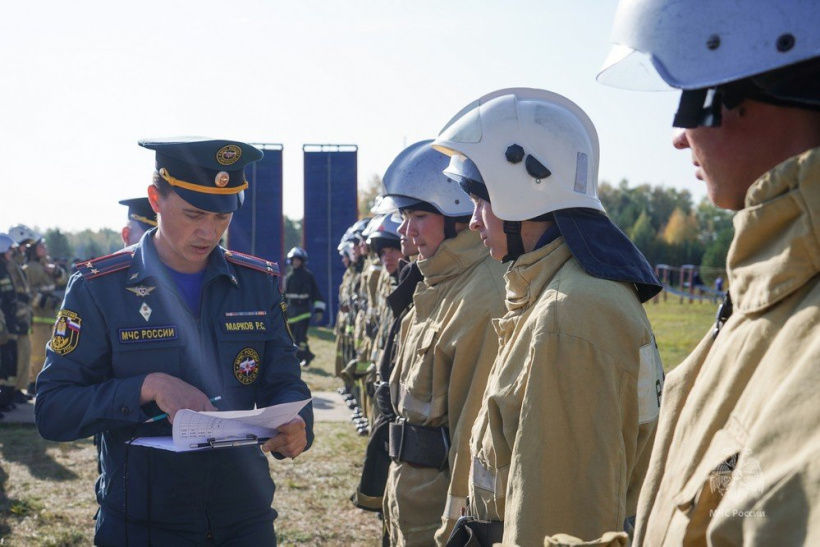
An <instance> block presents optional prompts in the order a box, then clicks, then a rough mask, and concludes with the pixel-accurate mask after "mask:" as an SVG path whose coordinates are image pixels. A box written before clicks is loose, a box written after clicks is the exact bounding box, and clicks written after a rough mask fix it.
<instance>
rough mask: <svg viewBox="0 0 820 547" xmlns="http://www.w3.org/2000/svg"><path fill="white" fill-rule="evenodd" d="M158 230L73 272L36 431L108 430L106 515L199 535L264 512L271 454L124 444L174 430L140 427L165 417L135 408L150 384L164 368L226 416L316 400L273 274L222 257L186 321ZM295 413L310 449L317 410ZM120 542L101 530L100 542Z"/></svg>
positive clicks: (60, 437)
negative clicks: (214, 520) (223, 521)
mask: <svg viewBox="0 0 820 547" xmlns="http://www.w3.org/2000/svg"><path fill="white" fill-rule="evenodd" d="M153 232H154V231H149V232H147V233H146V234H145V235H144V236H143V239H142V240H141V242H140V243H138V244H137V245H136V246H132V247H128V248H126V249H125V250H124V251H121V252H119V253H117V254H114V255H110V256H109V257H105V258H102V259H99V260H97V261H93V262H91V263H86V264H85V265H84V266H83V267H82V268H81V270H80V271H79V272H77V273H75V274H74V275H73V276H72V278H71V280H70V282H69V286H68V290H67V293H66V297H65V300H64V303H63V307H62V309H61V310H60V312H59V313H58V319H57V323H56V324H55V327H54V335H53V336H52V339H51V342H50V343H49V345H48V349H47V355H46V363H45V367H44V369H43V372H42V373H41V374H40V376H39V377H38V383H37V399H36V404H35V409H34V410H35V422H36V425H37V428H38V430H39V432H40V434H41V435H42V436H43V437H45V438H46V439H49V440H54V441H70V440H74V439H78V438H83V437H88V436H91V435H94V434H96V433H102V442H101V451H102V452H101V462H102V474H101V476H100V478H99V479H98V481H97V485H96V491H97V500H98V502H99V503H100V504H101V505H102V509H103V511H104V512H107V513H110V514H115V515H117V517H118V518H119V519H121V520H129V521H141V522H142V523H143V524H144V523H146V522H148V523H152V524H153V523H156V524H157V525H160V526H163V527H166V528H167V527H174V528H175V529H177V528H178V529H180V530H183V529H193V530H195V531H196V533H197V534H200V533H201V534H202V535H201V536H200V537H204V532H203V531H202V530H200V529H201V528H203V527H205V526H206V524H207V519H206V518H205V517H206V516H207V515H213V514H214V512H221V513H220V515H221V517H220V518H222V517H225V516H226V515H228V517H226V518H230V516H231V515H234V516H236V519H237V522H241V521H242V518H244V517H242V515H245V516H246V517H247V518H253V516H254V515H260V514H261V515H266V514H267V513H269V512H271V509H270V505H271V500H272V497H273V490H274V485H273V481H272V480H271V478H270V473H269V470H268V461H267V458H266V457H265V455H264V454H263V453H262V451H261V450H260V449H259V448H258V447H257V446H252V447H241V448H231V449H225V450H212V451H206V452H193V453H183V454H176V453H172V452H166V451H164V450H155V449H150V448H144V447H130V446H129V445H127V444H125V442H126V441H127V440H128V439H130V438H132V437H135V436H160V435H170V434H171V426H170V424H169V423H168V421H167V420H162V421H158V422H154V423H147V424H146V423H143V422H145V421H146V420H147V419H148V418H151V417H152V416H156V415H158V414H160V413H161V412H162V411H161V410H159V408H158V407H157V406H156V405H155V404H154V403H149V404H147V405H145V406H142V407H141V406H140V403H139V400H140V390H141V387H142V383H143V380H144V379H145V377H146V375H148V374H149V373H151V372H164V373H167V374H170V375H172V376H176V377H178V378H181V379H182V380H184V381H186V382H188V383H189V384H191V385H193V386H195V387H197V388H199V389H200V390H201V391H203V392H204V393H205V394H206V395H208V396H211V397H213V396H218V395H219V396H221V397H222V400H221V401H219V402H218V403H216V406H217V407H218V408H219V409H220V410H248V409H252V408H254V406H257V407H265V406H270V405H274V404H277V403H284V402H290V401H298V400H303V399H305V398H308V397H310V391H309V390H308V388H307V386H306V385H305V384H304V382H303V381H302V380H301V378H300V367H299V363H298V361H297V360H296V358H295V352H296V348H295V346H294V345H293V342H292V340H291V339H290V337H289V335H288V333H287V330H286V326H285V322H284V316H283V315H284V312H283V310H282V307H281V303H282V300H281V296H280V292H279V289H278V278H277V276H276V272H277V270H278V268H277V267H276V265H275V264H273V263H270V262H265V261H262V260H260V259H256V258H253V257H247V256H246V255H241V254H238V253H232V252H229V251H225V250H224V249H222V248H221V247H217V248H216V249H215V250H214V252H212V253H211V255H210V257H209V260H208V265H207V267H206V270H205V275H204V279H203V289H202V300H201V311H200V314H199V316H194V315H193V314H192V313H191V312H190V311H189V310H188V307H187V305H186V304H185V302H184V300H183V299H182V298H181V297H180V296H179V295H178V293H177V289H176V284H175V282H174V281H173V279H172V278H171V277H170V275H169V274H168V272H167V269H166V268H165V267H164V266H163V265H162V263H161V262H160V261H159V257H158V255H157V251H156V249H155V247H154V244H153V237H152V236H153ZM300 414H301V415H302V417H303V418H304V419H305V422H306V423H307V436H308V446H309V445H310V443H311V442H312V438H313V434H312V425H313V414H312V408H311V406H310V405H308V406H307V407H305V409H303V411H302V412H301V413H300ZM126 493H127V498H126ZM274 516H275V512H274V513H272V515H271V516H270V518H271V519H272V518H273V517H274ZM101 526H102V529H101V528H100V527H101ZM116 533H118V532H117V531H115V530H106V529H105V521H103V524H102V525H100V524H99V523H98V537H103V538H106V539H107V540H108V541H111V539H110V538H111V536H112V534H116Z"/></svg>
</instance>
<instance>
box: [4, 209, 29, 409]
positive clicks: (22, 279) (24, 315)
mask: <svg viewBox="0 0 820 547" xmlns="http://www.w3.org/2000/svg"><path fill="white" fill-rule="evenodd" d="M9 237H11V239H12V240H13V241H14V245H13V246H12V249H11V260H10V261H9V262H8V263H7V267H8V269H9V274H10V275H11V281H12V284H13V285H14V289H15V290H16V291H17V381H16V383H15V386H14V387H15V393H14V397H15V401H17V402H19V403H23V402H26V401H27V400H31V398H32V396H33V395H34V385H32V384H30V383H29V371H30V370H31V323H32V318H33V316H34V312H33V311H32V308H31V287H30V286H29V283H28V279H26V273H25V272H24V271H23V266H24V265H25V263H26V253H25V248H26V244H27V243H30V242H32V241H34V238H35V234H34V231H33V230H31V229H30V228H28V227H27V226H24V225H22V224H18V225H17V226H12V227H11V228H10V229H9ZM29 389H30V390H31V391H30V392H29ZM23 390H26V393H24V392H23Z"/></svg>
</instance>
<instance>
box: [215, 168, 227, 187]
mask: <svg viewBox="0 0 820 547" xmlns="http://www.w3.org/2000/svg"><path fill="white" fill-rule="evenodd" d="M230 181H231V176H230V175H229V174H228V172H227V171H220V172H219V173H217V174H216V178H215V179H214V184H216V185H217V186H219V187H220V188H225V187H226V186H227V185H228V183H229V182H230Z"/></svg>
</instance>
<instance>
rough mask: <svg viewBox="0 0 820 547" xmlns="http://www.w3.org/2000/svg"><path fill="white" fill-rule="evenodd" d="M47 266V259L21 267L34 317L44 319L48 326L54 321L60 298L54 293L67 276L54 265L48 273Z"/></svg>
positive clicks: (61, 285) (34, 261)
mask: <svg viewBox="0 0 820 547" xmlns="http://www.w3.org/2000/svg"><path fill="white" fill-rule="evenodd" d="M47 264H48V261H47V259H42V260H31V261H29V262H27V263H26V265H25V266H23V271H25V273H26V279H27V280H28V284H29V287H30V288H31V292H32V297H33V303H34V306H33V307H34V317H41V318H45V319H46V320H47V323H48V324H50V323H52V322H53V321H54V314H55V312H56V311H57V308H59V307H60V298H59V297H58V296H57V295H56V294H55V293H54V291H56V290H57V289H58V288H62V287H63V286H65V284H66V281H67V279H68V276H67V274H66V272H65V270H64V269H63V268H61V267H60V266H56V265H55V268H54V270H53V271H51V272H49V271H48V269H47V267H46V265H47ZM35 322H36V321H35Z"/></svg>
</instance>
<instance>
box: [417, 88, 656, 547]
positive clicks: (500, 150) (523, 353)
mask: <svg viewBox="0 0 820 547" xmlns="http://www.w3.org/2000/svg"><path fill="white" fill-rule="evenodd" d="M433 147H434V148H436V149H437V150H440V151H442V152H444V153H446V154H448V155H451V156H452V159H451V161H450V165H449V167H448V168H447V170H446V171H445V174H447V175H448V176H449V177H451V178H452V179H453V180H454V181H457V182H458V183H459V184H460V186H461V187H462V188H463V189H464V191H465V192H467V193H468V194H469V195H470V198H471V200H472V202H473V204H474V212H473V216H472V218H471V220H470V229H471V230H473V231H475V232H477V233H478V234H479V235H480V236H481V240H482V241H483V243H484V245H485V246H486V247H489V249H490V254H491V255H492V257H493V258H495V259H496V260H499V261H503V262H507V263H509V268H508V270H507V273H506V275H505V281H506V306H507V313H506V315H505V316H504V317H503V318H502V319H501V320H500V321H497V322H495V323H494V324H495V331H496V333H497V336H498V338H499V340H500V347H499V350H498V355H497V357H496V359H495V363H494V364H493V368H492V373H491V375H490V379H489V380H488V383H487V389H486V391H485V393H484V399H483V402H482V405H481V410H480V411H479V414H478V417H477V419H476V421H475V425H474V427H473V429H472V434H471V438H470V444H469V446H470V452H471V456H472V469H471V473H470V481H469V502H470V506H469V515H470V516H472V517H475V518H476V519H479V520H481V521H495V524H485V525H483V526H484V528H485V530H486V531H488V532H489V535H490V536H492V537H493V539H494V541H498V542H501V541H502V534H503V542H504V544H510V545H541V544H542V543H543V541H544V538H545V537H546V536H551V535H553V534H558V533H569V534H572V535H574V536H577V537H579V538H582V539H584V540H587V541H588V540H592V539H595V538H598V537H599V536H601V535H602V534H603V533H605V532H607V531H610V530H618V529H621V530H623V529H624V527H627V528H631V519H632V518H634V515H635V507H636V504H637V499H638V492H639V489H640V486H641V483H642V481H643V477H644V473H645V472H646V464H647V462H648V458H649V451H650V448H651V446H652V439H653V437H654V432H655V427H656V425H657V418H658V409H659V395H658V394H659V386H660V385H661V384H662V381H663V369H662V367H661V362H660V356H659V354H658V351H657V346H656V344H655V339H654V336H653V334H652V329H651V327H650V325H649V320H648V319H647V317H646V313H645V312H644V309H643V307H642V306H641V303H642V302H645V301H646V300H648V299H649V298H651V297H652V296H654V295H655V294H657V293H658V292H660V290H661V285H660V283H659V282H658V280H657V279H656V278H655V275H654V274H653V272H652V268H651V266H650V265H649V264H648V263H647V262H646V259H645V258H644V257H643V255H642V254H641V253H640V251H638V249H637V248H635V246H634V245H633V244H632V243H631V242H630V241H629V240H628V239H627V238H626V236H625V235H624V234H623V233H622V232H621V231H620V230H619V229H618V228H617V227H616V226H615V225H614V224H613V223H612V222H611V221H610V220H609V218H608V217H607V216H606V214H605V213H604V210H603V206H602V205H601V202H600V201H599V200H598V197H597V184H598V180H597V176H598V157H599V154H598V137H597V133H596V131H595V127H594V126H593V124H592V122H591V120H590V119H589V118H588V117H587V115H586V114H585V113H584V112H583V111H582V110H581V109H580V108H579V107H578V106H577V105H575V104H574V103H572V102H571V101H569V100H568V99H566V98H564V97H562V96H560V95H558V94H555V93H551V92H549V91H544V90H539V89H524V88H517V89H504V90H500V91H496V92H494V93H491V94H489V95H487V96H484V97H482V98H481V99H479V100H478V101H476V102H474V103H472V104H471V105H468V106H467V107H466V108H464V109H463V110H462V111H461V112H459V113H458V114H457V115H456V116H455V117H454V118H453V119H452V120H451V122H450V123H449V124H448V125H447V126H446V127H445V128H444V129H443V130H442V132H441V134H440V135H439V137H438V138H437V139H436V141H435V142H434V143H433ZM470 526H473V527H475V526H477V524H476V523H471V524H470ZM466 536H467V530H466V529H459V530H457V531H456V533H455V534H454V538H453V541H454V544H456V545H464V544H465V543H466V542H465V539H466ZM459 540H460V541H459Z"/></svg>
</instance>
